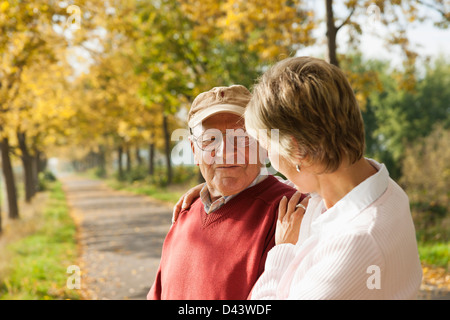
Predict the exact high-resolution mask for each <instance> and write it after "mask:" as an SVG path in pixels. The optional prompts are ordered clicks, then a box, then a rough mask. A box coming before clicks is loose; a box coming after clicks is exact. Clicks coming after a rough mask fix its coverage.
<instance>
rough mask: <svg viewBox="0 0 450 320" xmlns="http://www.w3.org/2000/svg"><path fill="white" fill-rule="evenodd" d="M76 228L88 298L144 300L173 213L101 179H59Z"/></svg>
mask: <svg viewBox="0 0 450 320" xmlns="http://www.w3.org/2000/svg"><path fill="white" fill-rule="evenodd" d="M61 180H62V182H63V185H64V189H65V191H66V195H67V200H68V203H69V206H70V207H71V210H72V215H73V217H74V219H75V221H76V222H77V225H78V227H79V232H78V237H79V239H78V243H79V245H80V251H81V252H80V254H81V261H80V268H81V273H82V278H81V287H82V290H83V292H84V294H85V295H86V298H87V299H119V300H122V299H145V298H146V295H147V292H148V290H149V288H150V286H151V284H152V283H153V281H154V278H155V274H156V270H157V268H158V265H159V259H160V256H161V248H162V244H163V241H164V238H165V236H166V234H167V232H168V230H169V228H170V221H171V216H172V209H171V208H170V207H169V206H168V205H165V204H162V203H160V202H157V201H156V200H152V199H150V198H149V197H145V196H139V195H130V194H128V193H125V192H121V191H114V190H111V189H109V188H107V187H106V186H104V185H103V184H102V182H100V181H96V180H89V179H83V178H78V177H64V178H62V179H61Z"/></svg>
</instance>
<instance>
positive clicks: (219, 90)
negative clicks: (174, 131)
mask: <svg viewBox="0 0 450 320" xmlns="http://www.w3.org/2000/svg"><path fill="white" fill-rule="evenodd" d="M251 97H252V95H251V93H250V91H248V89H247V88H246V87H244V86H241V85H232V86H230V87H215V88H212V89H211V90H209V91H206V92H203V93H200V94H199V95H198V96H197V97H196V98H195V100H194V102H192V105H191V109H190V110H189V114H188V125H189V128H194V127H195V126H196V125H198V124H199V123H201V122H202V121H203V120H205V119H207V118H209V117H211V116H212V115H214V114H216V113H221V112H226V113H233V114H236V115H239V116H242V115H244V111H245V108H246V107H247V104H248V103H249V101H250V99H251Z"/></svg>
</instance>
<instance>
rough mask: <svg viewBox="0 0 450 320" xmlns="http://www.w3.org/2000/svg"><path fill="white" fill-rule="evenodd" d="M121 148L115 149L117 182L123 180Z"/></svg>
mask: <svg viewBox="0 0 450 320" xmlns="http://www.w3.org/2000/svg"><path fill="white" fill-rule="evenodd" d="M122 155H123V147H122V146H119V147H118V148H117V166H118V167H119V180H123V178H124V175H123V163H122Z"/></svg>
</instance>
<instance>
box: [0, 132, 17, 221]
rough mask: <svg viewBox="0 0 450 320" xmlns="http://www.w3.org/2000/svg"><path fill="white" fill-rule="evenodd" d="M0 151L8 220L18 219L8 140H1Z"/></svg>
mask: <svg viewBox="0 0 450 320" xmlns="http://www.w3.org/2000/svg"><path fill="white" fill-rule="evenodd" d="M0 147H1V151H2V169H3V176H4V177H5V185H6V193H7V198H8V209H9V214H8V216H9V218H11V219H18V218H19V207H18V206H17V191H16V182H15V180H14V173H13V169H12V165H11V159H10V157H9V141H8V138H3V140H2V142H1V143H0Z"/></svg>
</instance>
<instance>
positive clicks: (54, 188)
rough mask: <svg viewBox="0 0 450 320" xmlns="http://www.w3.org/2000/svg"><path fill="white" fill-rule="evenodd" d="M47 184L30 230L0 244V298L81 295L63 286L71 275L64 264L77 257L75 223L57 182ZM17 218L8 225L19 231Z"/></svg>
mask: <svg viewBox="0 0 450 320" xmlns="http://www.w3.org/2000/svg"><path fill="white" fill-rule="evenodd" d="M48 188H49V191H48V193H49V194H48V199H47V201H46V203H45V205H44V206H43V209H42V210H41V211H42V212H40V213H39V215H40V216H39V217H36V218H34V219H33V220H32V222H31V223H32V224H33V225H34V227H32V230H29V231H28V234H26V235H25V236H24V237H21V238H20V237H19V239H14V240H13V241H12V242H9V243H8V244H6V245H5V246H4V247H2V248H0V250H1V251H2V252H1V255H2V256H3V257H5V256H6V257H7V262H8V263H7V266H6V267H5V266H3V270H2V273H1V278H0V299H3V300H61V299H76V300H78V299H81V298H82V297H81V294H80V292H79V290H76V289H69V288H68V287H67V280H68V278H69V276H70V275H71V274H68V273H67V268H68V267H69V266H70V265H74V264H76V262H75V261H77V245H76V237H75V235H76V228H75V224H74V222H73V220H72V218H71V217H70V215H69V209H68V206H67V202H66V198H65V194H64V192H63V190H62V186H61V183H60V182H58V181H56V182H52V183H50V184H49V185H48ZM17 222H18V224H17V225H15V226H14V225H12V226H11V228H17V232H20V230H19V229H20V223H24V222H21V221H17ZM28 223H30V222H28ZM29 228H30V227H29ZM12 232H14V230H12Z"/></svg>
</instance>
